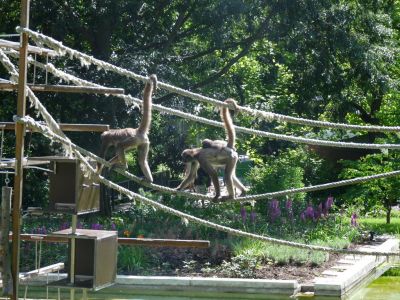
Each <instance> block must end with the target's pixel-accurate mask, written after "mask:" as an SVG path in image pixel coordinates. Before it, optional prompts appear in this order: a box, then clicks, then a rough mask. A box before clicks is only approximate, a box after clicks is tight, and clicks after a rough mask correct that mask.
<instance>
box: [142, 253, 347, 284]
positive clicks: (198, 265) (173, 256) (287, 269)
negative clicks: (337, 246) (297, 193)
mask: <svg viewBox="0 0 400 300" xmlns="http://www.w3.org/2000/svg"><path fill="white" fill-rule="evenodd" d="M150 253H151V255H152V256H153V258H154V259H155V260H157V261H159V262H160V265H159V266H158V267H156V268H152V269H149V268H146V270H141V271H139V272H138V273H136V274H135V275H155V276H180V277H189V276H193V277H227V276H226V273H224V272H221V271H218V268H217V266H219V265H220V264H221V263H222V261H223V260H225V261H230V259H231V253H230V252H229V251H225V252H224V251H220V253H218V254H217V255H216V253H211V250H209V249H171V248H153V249H151V250H150ZM339 259H340V255H337V254H329V259H328V260H327V261H326V262H325V263H323V264H321V265H318V266H316V265H311V264H302V265H299V264H286V265H279V264H272V263H270V262H259V263H258V266H257V268H256V269H255V271H254V272H253V273H252V276H251V277H250V278H258V279H285V280H290V279H295V280H297V281H298V282H299V283H308V282H311V281H312V280H313V279H314V278H315V277H318V276H319V275H320V274H321V273H322V272H323V271H325V270H327V269H328V268H329V267H330V266H332V265H334V264H335V263H336V261H337V260H339ZM184 261H186V262H189V261H194V262H195V263H193V264H192V267H190V268H188V267H187V265H188V264H187V263H184ZM206 265H210V267H211V268H212V270H213V271H211V272H202V270H201V269H202V268H204V267H205V266H206ZM231 277H241V278H244V277H243V276H242V275H240V276H231Z"/></svg>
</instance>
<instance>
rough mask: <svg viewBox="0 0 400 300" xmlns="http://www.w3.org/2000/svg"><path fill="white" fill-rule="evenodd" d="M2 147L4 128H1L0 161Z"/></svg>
mask: <svg viewBox="0 0 400 300" xmlns="http://www.w3.org/2000/svg"><path fill="white" fill-rule="evenodd" d="M3 147H4V128H1V140H0V161H1V160H2V159H3Z"/></svg>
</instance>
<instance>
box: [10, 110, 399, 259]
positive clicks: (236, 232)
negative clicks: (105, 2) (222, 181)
mask: <svg viewBox="0 0 400 300" xmlns="http://www.w3.org/2000/svg"><path fill="white" fill-rule="evenodd" d="M14 121H16V122H22V123H24V124H26V125H27V126H29V127H31V128H33V129H35V130H36V131H39V132H41V133H42V134H43V135H44V136H46V137H48V138H49V139H50V140H54V139H56V140H58V141H59V142H61V143H66V144H67V145H68V146H69V147H71V148H72V149H73V151H74V152H75V153H77V152H78V151H77V150H76V149H75V148H74V146H73V144H72V143H71V141H69V140H66V139H65V138H63V137H60V136H58V135H57V134H55V133H54V132H52V131H51V129H50V128H49V127H46V126H43V125H40V124H38V123H37V122H35V121H34V120H33V119H32V118H30V117H25V118H15V119H14ZM77 154H78V153H77ZM78 157H80V158H79V160H80V161H81V162H82V163H83V164H85V165H86V166H87V169H88V170H89V171H90V172H92V177H95V178H97V179H98V180H99V181H100V182H101V183H103V184H104V185H106V186H108V187H109V188H112V189H115V190H116V191H118V192H119V193H121V194H124V195H126V196H127V197H128V198H130V199H135V200H138V201H140V202H142V203H143V204H145V205H149V206H152V207H154V208H156V209H160V210H162V211H164V212H166V213H169V214H173V215H175V216H177V217H180V218H182V219H183V220H184V221H185V222H188V221H192V222H194V223H197V224H200V225H204V226H207V227H210V228H214V229H216V230H219V231H224V232H227V233H229V234H232V235H236V236H240V237H247V238H253V239H257V240H261V241H265V242H270V243H273V244H278V245H284V246H289V247H296V248H300V249H307V250H312V251H323V252H331V253H341V254H357V255H372V256H399V255H400V253H399V252H395V251H390V252H380V251H368V250H351V249H335V248H331V247H324V246H314V245H306V244H302V243H296V242H290V241H285V240H280V239H276V238H271V237H267V236H262V235H258V234H254V233H249V232H245V231H242V230H238V229H233V228H230V227H227V226H223V225H219V224H216V223H213V222H209V221H206V220H204V219H201V218H197V217H195V216H192V215H189V214H186V213H184V212H181V211H179V210H176V209H173V208H171V207H168V206H166V205H163V204H161V203H159V202H156V201H153V200H151V199H148V198H146V197H144V196H141V195H139V194H136V193H134V192H132V191H130V190H128V189H126V188H124V187H122V186H119V185H118V184H115V183H113V182H112V181H110V180H107V179H106V178H104V177H103V176H101V175H99V174H97V173H96V171H95V170H94V168H93V167H92V166H91V165H90V164H89V162H88V161H87V160H86V159H85V158H83V156H82V155H79V156H78Z"/></svg>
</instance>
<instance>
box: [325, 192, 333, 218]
mask: <svg viewBox="0 0 400 300" xmlns="http://www.w3.org/2000/svg"><path fill="white" fill-rule="evenodd" d="M332 205H333V197H332V196H329V197H328V198H326V201H325V205H324V209H323V212H324V215H327V214H328V212H329V210H330V209H331V208H332Z"/></svg>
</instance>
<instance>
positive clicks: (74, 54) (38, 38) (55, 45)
mask: <svg viewBox="0 0 400 300" xmlns="http://www.w3.org/2000/svg"><path fill="white" fill-rule="evenodd" d="M16 30H17V32H24V33H27V34H28V35H29V36H30V37H31V38H32V39H33V40H34V41H35V42H36V43H37V44H38V45H40V46H42V45H44V44H45V45H47V46H49V47H50V48H52V49H54V50H55V51H56V52H58V53H59V54H60V55H66V54H69V56H70V58H71V59H72V58H77V59H78V60H80V62H81V64H82V65H85V66H89V65H91V64H94V65H96V66H97V68H101V69H103V70H105V71H112V72H115V73H117V74H119V75H122V76H126V77H129V78H133V79H135V80H139V81H142V82H146V80H147V79H146V77H145V76H142V75H139V74H136V73H134V72H132V71H129V70H127V69H124V68H121V67H117V66H115V65H112V64H110V63H107V62H104V61H102V60H99V59H96V58H94V57H93V56H90V55H87V54H84V53H82V52H79V51H77V50H74V49H72V48H69V47H67V46H64V45H63V44H62V43H61V42H59V41H57V40H55V39H53V38H51V37H49V36H46V35H44V34H41V33H38V32H35V31H32V30H30V29H28V28H21V27H17V29H16ZM157 84H158V86H159V87H160V88H163V89H165V90H168V91H170V92H173V93H176V94H179V95H182V96H185V97H188V98H191V99H194V100H198V101H202V102H206V103H210V104H213V105H216V106H219V107H221V106H226V107H229V105H227V104H225V103H224V102H222V101H219V100H216V99H213V98H210V97H205V96H203V95H200V94H197V93H193V92H190V91H187V90H184V89H181V88H178V87H175V86H173V85H170V84H167V83H163V82H158V83H157ZM238 110H239V111H241V112H245V113H247V114H250V115H252V116H254V117H256V118H263V119H265V120H268V121H271V120H276V121H278V122H288V123H294V124H301V125H307V126H314V127H323V128H334V129H344V130H363V131H370V132H400V127H399V126H393V127H392V126H371V125H351V124H343V123H332V122H325V121H316V120H309V119H304V118H296V117H291V116H285V115H281V114H277V113H272V112H266V111H262V110H257V109H252V108H249V107H244V106H238Z"/></svg>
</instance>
